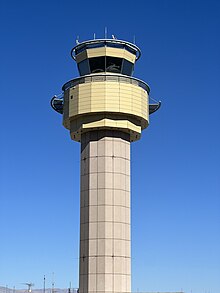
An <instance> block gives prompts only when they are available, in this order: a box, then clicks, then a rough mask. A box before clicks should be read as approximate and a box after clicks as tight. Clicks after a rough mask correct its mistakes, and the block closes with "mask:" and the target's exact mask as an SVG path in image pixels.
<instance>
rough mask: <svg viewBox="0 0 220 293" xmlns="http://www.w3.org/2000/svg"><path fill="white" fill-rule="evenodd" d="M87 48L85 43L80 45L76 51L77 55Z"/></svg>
mask: <svg viewBox="0 0 220 293" xmlns="http://www.w3.org/2000/svg"><path fill="white" fill-rule="evenodd" d="M85 49H86V46H85V45H83V46H80V47H78V48H77V49H76V51H75V52H76V55H77V54H79V53H81V52H83V51H85Z"/></svg>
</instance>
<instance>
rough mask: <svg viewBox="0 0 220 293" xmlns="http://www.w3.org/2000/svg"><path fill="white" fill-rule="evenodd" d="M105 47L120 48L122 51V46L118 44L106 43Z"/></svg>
mask: <svg viewBox="0 0 220 293" xmlns="http://www.w3.org/2000/svg"><path fill="white" fill-rule="evenodd" d="M106 46H107V47H114V48H120V49H124V44H118V43H106Z"/></svg>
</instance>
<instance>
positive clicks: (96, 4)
mask: <svg viewBox="0 0 220 293" xmlns="http://www.w3.org/2000/svg"><path fill="white" fill-rule="evenodd" d="M219 15H220V1H218V0H216V1H214V0H209V1H208V0H207V1H203V0H201V1H197V0H191V1H190V0H185V1H183V0H182V1H178V0H176V1H172V0H166V1H165V0H164V1H162V0H157V1H153V0H151V1H148V0H140V1H130V0H127V1H123V0H121V1H115V0H112V1H97V0H94V1H70V0H63V1H61V0H60V1H58V0H53V1H52V0H48V1H42V0H38V1H25V0H21V1H15V0H12V1H6V0H2V1H1V3H0V38H1V54H0V74H1V79H0V84H1V115H0V119H1V121H0V123H1V144H0V147H1V152H0V194H1V197H0V285H2V286H4V285H6V284H7V285H8V286H9V287H13V286H16V288H24V286H23V285H21V284H20V283H23V282H27V281H32V282H34V283H35V285H36V286H35V287H38V288H40V287H42V285H43V275H44V274H45V275H46V278H47V286H51V280H52V272H54V275H55V285H56V286H57V287H67V286H68V285H69V282H70V281H71V282H72V286H74V287H77V286H78V250H79V245H78V243H79V154H80V149H79V146H80V145H79V144H78V143H76V142H73V141H71V139H70V137H69V133H68V131H67V130H66V129H65V128H64V127H63V126H62V124H61V120H62V119H61V115H59V114H57V113H56V112H54V111H53V110H52V109H51V108H50V104H49V101H50V99H51V97H52V96H53V95H54V94H59V93H60V92H61V87H62V85H63V84H64V83H65V82H66V81H67V80H69V79H71V78H74V77H77V76H78V73H77V70H76V66H75V64H74V62H73V61H72V60H71V58H70V50H71V48H72V47H73V46H74V45H75V39H76V36H77V35H79V36H80V40H81V41H83V40H86V39H90V38H92V37H93V33H96V36H97V37H100V38H102V37H103V36H104V27H105V26H107V27H108V34H109V36H111V34H115V35H116V36H117V38H119V39H125V40H128V41H132V40H133V36H134V35H135V36H136V44H137V45H138V46H139V47H140V48H141V50H142V58H141V59H140V61H139V62H138V64H137V65H136V70H135V73H134V76H135V77H138V78H141V79H143V80H144V81H146V82H147V83H149V85H150V87H151V94H152V97H154V98H157V99H161V100H162V103H163V104H162V107H161V109H160V111H159V112H158V113H155V114H154V115H152V116H151V124H150V126H149V128H148V129H147V130H146V131H144V133H143V136H142V139H141V140H140V141H138V142H136V143H134V144H133V145H132V272H133V275H132V289H133V290H134V291H136V290H139V291H169V290H170V291H174V290H184V291H186V292H187V293H191V291H192V292H193V293H217V292H219V291H220V281H219V280H220V136H219V134H220V133H219V126H220V115H219V108H220V96H219V92H220V79H219V77H220V58H219V55H220V38H219V35H220V17H219Z"/></svg>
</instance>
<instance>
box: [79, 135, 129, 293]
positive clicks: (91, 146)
mask: <svg viewBox="0 0 220 293" xmlns="http://www.w3.org/2000/svg"><path fill="white" fill-rule="evenodd" d="M80 201H81V202H80V207H81V209H80V286H79V287H80V288H79V292H80V293H92V292H93V293H95V292H100V293H101V292H102V293H104V292H109V293H110V292H111V293H114V292H115V293H119V292H120V293H121V292H131V249H130V136H129V134H126V133H124V132H121V131H117V130H113V131H111V130H96V131H91V132H87V133H85V134H82V136H81V196H80Z"/></svg>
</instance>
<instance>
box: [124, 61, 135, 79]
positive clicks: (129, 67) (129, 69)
mask: <svg viewBox="0 0 220 293" xmlns="http://www.w3.org/2000/svg"><path fill="white" fill-rule="evenodd" d="M133 67H134V65H133V63H131V62H129V61H128V60H126V59H124V60H123V67H122V74H124V75H129V76H131V75H132V73H133Z"/></svg>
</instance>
